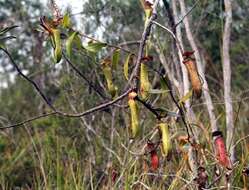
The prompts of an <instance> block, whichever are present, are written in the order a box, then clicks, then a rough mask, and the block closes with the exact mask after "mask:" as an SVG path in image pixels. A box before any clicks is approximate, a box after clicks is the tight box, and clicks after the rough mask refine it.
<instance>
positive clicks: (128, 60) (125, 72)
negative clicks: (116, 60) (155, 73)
mask: <svg viewBox="0 0 249 190" xmlns="http://www.w3.org/2000/svg"><path fill="white" fill-rule="evenodd" d="M131 56H132V54H128V56H127V57H126V60H125V63H124V76H125V78H126V80H128V79H129V62H130V58H131Z"/></svg>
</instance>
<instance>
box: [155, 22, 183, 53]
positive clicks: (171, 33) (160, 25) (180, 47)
mask: <svg viewBox="0 0 249 190" xmlns="http://www.w3.org/2000/svg"><path fill="white" fill-rule="evenodd" d="M152 22H153V23H154V24H155V25H157V26H159V27H160V28H162V29H164V30H166V31H167V32H168V33H169V34H170V35H171V36H172V37H173V38H174V40H175V41H176V45H177V48H178V49H179V50H180V52H181V54H183V53H184V50H183V48H182V46H181V44H180V42H179V40H178V39H177V37H176V35H175V34H174V32H172V31H171V30H170V29H168V28H167V27H165V26H163V25H162V24H160V23H158V22H156V21H152Z"/></svg>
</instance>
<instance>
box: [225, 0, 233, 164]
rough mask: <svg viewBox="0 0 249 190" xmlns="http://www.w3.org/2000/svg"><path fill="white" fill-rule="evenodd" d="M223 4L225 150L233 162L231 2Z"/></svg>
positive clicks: (226, 0)
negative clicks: (230, 52)
mask: <svg viewBox="0 0 249 190" xmlns="http://www.w3.org/2000/svg"><path fill="white" fill-rule="evenodd" d="M224 3H225V15H226V17H225V28H224V32H223V44H222V58H223V80H224V100H225V109H226V127H227V139H226V144H227V149H228V151H229V153H230V158H231V160H232V161H234V159H235V158H234V156H235V155H234V149H231V148H230V147H231V145H232V143H233V142H232V141H233V135H234V123H233V105H232V99H231V64H230V55H229V49H230V48H229V46H230V36H231V25H232V5H231V0H224Z"/></svg>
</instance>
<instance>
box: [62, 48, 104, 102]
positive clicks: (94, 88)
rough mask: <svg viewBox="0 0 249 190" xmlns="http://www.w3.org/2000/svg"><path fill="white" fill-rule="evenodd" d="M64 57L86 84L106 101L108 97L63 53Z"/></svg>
mask: <svg viewBox="0 0 249 190" xmlns="http://www.w3.org/2000/svg"><path fill="white" fill-rule="evenodd" d="M63 57H64V59H65V60H66V62H67V63H68V64H69V65H70V66H71V67H72V69H73V70H74V71H75V72H76V73H77V74H78V75H79V76H80V77H81V78H83V79H84V80H85V81H86V83H87V84H88V85H89V86H90V87H91V88H92V89H93V90H94V91H95V92H96V93H97V94H98V95H99V96H100V97H101V98H103V99H106V98H107V97H106V96H105V95H104V94H103V93H102V92H101V91H100V90H99V89H98V88H97V87H96V86H95V85H94V84H93V83H92V82H91V81H90V80H88V79H87V77H85V76H84V75H83V73H82V72H80V70H79V69H78V68H77V67H76V66H75V65H74V64H73V63H72V62H71V61H70V60H69V59H68V58H67V56H66V55H65V54H64V53H63Z"/></svg>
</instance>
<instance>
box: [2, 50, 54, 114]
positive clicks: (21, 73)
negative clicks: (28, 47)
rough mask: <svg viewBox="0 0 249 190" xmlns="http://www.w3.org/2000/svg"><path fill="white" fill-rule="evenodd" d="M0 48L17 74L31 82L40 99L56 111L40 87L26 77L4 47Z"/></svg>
mask: <svg viewBox="0 0 249 190" xmlns="http://www.w3.org/2000/svg"><path fill="white" fill-rule="evenodd" d="M0 49H1V50H3V51H4V52H5V53H6V55H7V56H8V57H9V59H10V61H11V63H12V65H13V66H14V68H15V69H16V71H17V72H18V74H19V75H21V77H23V78H24V79H25V80H27V81H28V82H29V83H31V84H32V85H33V86H34V88H35V89H36V91H37V92H38V94H39V95H40V96H41V97H42V99H43V100H44V101H45V102H46V104H47V105H48V106H49V107H50V108H51V109H52V110H53V111H56V109H55V107H54V106H53V105H52V104H51V103H50V101H49V100H48V99H47V97H46V96H45V94H44V93H43V92H42V91H41V89H40V88H39V87H38V85H37V84H36V83H35V82H34V81H33V80H31V79H30V78H29V77H27V76H26V75H25V74H24V73H23V72H22V71H21V69H20V68H19V67H18V65H17V64H16V62H15V61H14V59H13V58H12V56H11V55H10V53H9V52H8V51H7V50H6V49H4V48H0Z"/></svg>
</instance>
